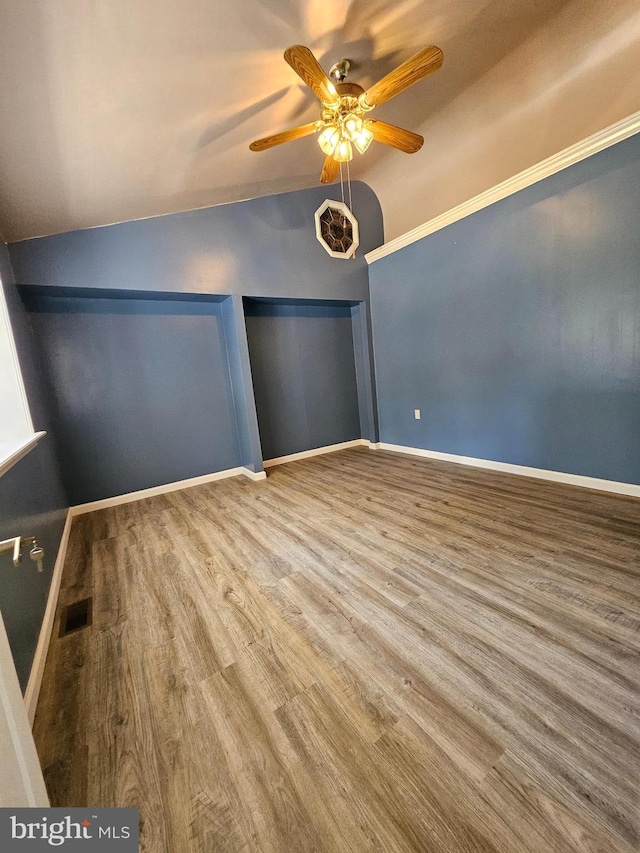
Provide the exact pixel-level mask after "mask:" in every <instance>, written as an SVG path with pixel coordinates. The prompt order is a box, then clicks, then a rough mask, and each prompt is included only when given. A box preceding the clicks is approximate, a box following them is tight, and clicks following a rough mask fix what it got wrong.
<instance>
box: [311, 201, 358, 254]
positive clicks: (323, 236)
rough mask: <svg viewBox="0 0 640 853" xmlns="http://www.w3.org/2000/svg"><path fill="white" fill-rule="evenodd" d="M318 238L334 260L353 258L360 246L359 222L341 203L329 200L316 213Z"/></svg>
mask: <svg viewBox="0 0 640 853" xmlns="http://www.w3.org/2000/svg"><path fill="white" fill-rule="evenodd" d="M315 219H316V237H317V238H318V240H319V241H320V242H321V243H322V245H323V246H324V248H325V250H326V251H327V252H328V253H329V254H330V255H331V257H332V258H351V257H353V255H354V254H355V252H356V249H357V248H358V246H359V245H360V235H359V233H358V220H357V219H356V218H355V216H354V215H353V213H351V211H350V210H349V208H348V207H347V205H346V204H343V202H341V201H333V200H332V199H327V200H326V201H323V202H322V204H321V205H320V207H319V208H318V209H317V210H316V213H315Z"/></svg>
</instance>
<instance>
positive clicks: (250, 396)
mask: <svg viewBox="0 0 640 853" xmlns="http://www.w3.org/2000/svg"><path fill="white" fill-rule="evenodd" d="M328 196H329V197H335V196H336V188H335V187H330V188H327V187H319V188H316V189H311V190H303V191H298V192H294V193H286V194H283V195H278V196H270V197H267V198H260V199H253V200H250V201H245V202H239V203H236V204H229V205H222V206H220V207H214V208H206V209H202V210H194V211H189V212H187V213H179V214H172V215H169V216H162V217H157V218H154V219H147V220H142V221H139V222H127V223H122V224H120V225H112V226H108V227H105V228H94V229H89V230H86V231H78V232H73V233H70V234H61V235H56V236H53V237H43V238H37V239H33V240H26V241H23V242H21V243H14V244H13V245H12V246H11V247H10V252H11V259H12V263H13V267H14V270H15V273H16V280H17V281H18V284H19V285H20V286H21V287H20V290H21V293H22V295H23V298H24V300H25V303H26V304H27V306H28V307H29V310H30V311H31V312H32V317H33V322H34V324H35V326H36V328H37V331H38V339H39V342H40V348H41V354H42V361H43V365H45V366H46V373H47V377H48V380H49V383H48V384H49V389H50V394H51V400H52V407H53V411H54V416H55V424H56V428H57V429H56V432H57V437H58V442H59V450H60V458H61V462H62V465H63V472H64V475H65V482H66V484H67V489H68V491H69V494H70V498H71V501H72V503H74V504H75V503H78V502H85V501H90V500H97V499H100V498H105V497H110V496H112V495H116V494H122V493H125V492H129V491H133V490H136V489H141V488H146V487H149V486H155V485H160V484H162V483H165V482H170V481H175V480H181V479H184V478H187V477H193V476H197V475H201V474H208V473H210V472H213V471H216V470H220V469H222V468H229V467H235V466H236V465H240V464H242V465H245V466H247V467H249V468H250V469H252V470H254V471H260V470H261V469H262V452H261V444H260V435H259V432H258V420H257V414H256V408H255V401H254V391H253V389H254V386H255V387H256V391H257V392H259V393H260V394H261V395H262V397H261V399H264V393H263V389H262V388H261V385H262V384H263V381H269V380H268V377H267V374H268V371H264V370H262V371H261V372H260V365H259V364H257V363H256V360H255V357H254V368H255V370H256V371H257V373H258V374H259V376H260V377H261V378H260V379H259V380H258V382H256V380H255V377H254V378H253V381H252V375H251V374H252V371H251V368H250V362H249V353H248V345H247V335H246V328H245V322H244V315H243V302H242V297H268V298H280V299H282V298H286V299H298V300H300V299H308V300H340V301H344V302H345V303H348V304H350V305H354V306H355V305H356V304H357V305H359V306H361V307H362V310H361V311H360V313H357V316H356V314H354V324H355V325H356V326H357V327H358V329H360V327H363V328H366V324H367V320H368V269H367V265H366V263H365V261H364V258H363V253H364V252H366V251H368V250H370V249H372V248H374V247H375V246H377V245H379V244H380V243H381V242H382V216H381V213H380V206H379V204H378V201H377V199H376V197H375V195H374V194H373V192H372V191H371V190H370V189H369V188H368V187H367V186H365V185H364V184H360V183H356V184H354V185H353V206H354V209H355V212H356V215H357V216H358V217H359V219H360V232H361V239H362V241H363V242H362V247H361V250H359V253H358V257H357V258H356V259H355V260H349V261H343V260H336V259H333V258H331V257H330V256H329V255H328V254H327V253H326V252H325V250H324V249H323V248H322V246H321V245H320V244H319V243H318V241H317V240H316V237H315V226H314V218H313V215H314V212H315V210H316V209H317V208H318V207H319V206H320V204H321V203H322V202H323V201H324V199H325V198H327V197H328ZM181 295H182V296H183V297H184V298H183V301H182V303H180V304H179V307H177V306H178V303H177V302H176V300H179V299H180V298H181ZM106 296H110V297H114V298H113V299H106V298H105V297H106ZM127 296H129V297H131V298H130V299H125V297H127ZM76 297H77V298H76ZM160 297H163V298H162V299H160ZM165 298H166V304H165ZM159 299H160V301H158V300H159ZM213 299H217V300H218V301H219V304H216V302H215V301H212V300H213ZM198 300H200V301H198ZM203 300H204V301H203ZM206 300H208V301H206ZM194 306H195V307H194ZM350 310H353V311H356V308H353V309H350ZM360 338H361V340H362V341H364V344H362V346H366V345H368V344H367V341H366V334H365V333H363V334H362V335H361V336H360ZM360 338H359V340H360ZM361 349H362V347H361ZM351 351H353V343H351ZM366 361H367V354H366V353H363V352H361V351H358V365H359V370H358V373H357V383H356V385H357V398H356V399H355V400H354V401H352V402H353V405H351V404H350V406H349V407H348V412H347V414H346V421H347V428H346V429H342V428H340V429H337V430H334V431H333V432H331V434H332V435H337V436H338V437H337V438H336V439H335V440H336V441H343V440H346V439H347V438H348V437H351V436H352V432H353V427H352V423H353V417H352V410H353V408H354V406H355V410H356V411H357V409H358V404H360V407H361V408H362V410H363V412H364V415H363V420H364V421H365V422H366V426H367V429H368V430H369V434H370V435H371V437H372V438H375V414H374V410H373V399H374V395H373V390H372V376H371V371H370V370H367V369H364V368H362V367H361V365H365V362H366ZM365 367H366V365H365ZM298 368H299V364H298V363H296V362H293V361H290V360H285V361H282V362H281V363H279V365H278V370H279V371H280V374H279V375H280V378H281V380H282V381H283V382H285V383H290V384H291V386H292V387H293V386H294V385H295V384H296V383H297V382H298V378H297V370H298ZM332 369H333V368H331V370H332ZM328 370H329V368H328ZM331 370H329V373H330V372H331ZM327 375H328V374H327ZM265 377H267V378H266V379H265ZM346 387H347V388H348V389H349V393H353V394H355V393H356V388H355V386H353V385H347V386H346ZM343 398H344V394H343ZM292 400H293V398H289V401H290V402H291V401H292ZM298 402H299V404H300V406H301V407H304V405H305V400H304V398H302V397H301V398H299V401H298ZM299 415H300V417H302V416H303V413H302V410H301V411H300V412H299ZM365 416H366V417H365ZM305 417H306V415H305ZM315 424H317V429H315V428H314V425H315ZM325 432H327V431H326V430H325V429H324V426H323V422H322V420H321V419H320V418H318V419H315V418H311V419H309V430H308V432H307V437H306V439H305V442H304V443H305V444H308V443H310V446H318V443H325V442H324V440H323V436H324V435H325ZM357 432H358V435H359V428H358V430H357ZM267 440H268V441H270V440H271V438H270V437H269V438H268V439H267ZM98 448H100V452H99V453H98V452H97V449H98ZM287 452H292V451H287Z"/></svg>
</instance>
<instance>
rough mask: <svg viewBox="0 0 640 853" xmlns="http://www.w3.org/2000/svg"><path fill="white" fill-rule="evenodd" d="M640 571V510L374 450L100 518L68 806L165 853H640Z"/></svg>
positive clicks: (79, 652) (58, 687) (40, 725)
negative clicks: (128, 814)
mask: <svg viewBox="0 0 640 853" xmlns="http://www.w3.org/2000/svg"><path fill="white" fill-rule="evenodd" d="M639 581H640V502H639V501H637V500H634V499H631V498H624V497H617V496H613V495H608V494H604V493H597V492H591V491H586V490H582V489H577V488H572V487H568V486H562V485H556V484H550V483H545V482H541V481H536V480H530V479H525V478H521V477H514V476H509V475H500V474H495V473H492V472H488V471H482V470H479V469H472V468H465V467H462V466H456V465H450V464H446V463H441V462H435V461H428V460H422V459H415V458H411V457H407V456H401V455H397V454H389V453H385V452H372V451H369V450H366V449H364V448H362V449H360V448H359V449H355V450H348V451H342V452H339V453H334V454H331V455H327V456H319V457H315V458H312V459H308V460H305V461H300V462H295V463H291V464H288V465H284V466H281V467H278V468H272V469H271V470H270V471H269V477H268V479H267V481H266V482H262V483H252V482H250V481H249V480H247V479H245V478H243V477H239V478H235V479H233V480H225V481H220V482H217V483H212V484H210V485H205V486H198V487H196V488H191V489H186V490H183V491H180V492H173V493H170V494H167V495H163V496H160V497H155V498H150V499H147V500H145V501H139V502H137V503H131V504H128V505H124V506H120V507H115V508H113V509H108V510H102V511H100V512H95V513H92V514H90V515H84V516H80V517H78V518H77V519H76V520H75V521H74V523H73V527H72V531H71V539H70V545H69V551H68V556H67V561H66V566H65V571H64V577H63V583H62V592H61V597H60V604H61V606H63V605H65V604H68V603H70V602H73V601H76V600H78V599H81V598H84V597H86V596H88V595H92V596H93V597H94V609H93V625H92V626H91V627H89V628H86V629H83V630H81V631H78V632H76V633H74V634H70V635H68V636H66V637H63V638H58V636H57V633H58V632H57V625H56V628H55V629H54V639H53V641H52V644H51V648H50V652H49V657H48V659H47V666H46V672H45V679H44V684H43V688H42V694H41V700H40V704H39V708H38V714H37V718H36V724H35V735H36V741H37V744H38V749H39V753H40V757H41V760H42V763H43V767H44V768H45V776H46V780H47V785H48V788H49V792H50V796H51V800H52V805H63V806H80V805H92V806H137V807H139V808H140V812H141V817H142V848H141V849H143V850H145V851H148V853H165V851H166V853H191V851H203V853H218V851H225V853H226V851H247V853H248V851H260V853H265V851H277V853H304V851H336V852H337V853H349V851H357V852H358V853H359V851H369V850H376V851H384V853H394V852H395V851H425V853H445V851H446V853H472V851H482V853H575V851H588V853H622V852H623V851H625V853H630V851H634V850H635V851H637V850H638V849H639V845H640V794H639V791H640V786H639V782H640V696H639V681H640V664H639V660H640V658H639V655H638V652H639V649H640V630H639V629H640V609H639V606H638V605H639V599H640V595H639V593H640V584H639ZM58 618H59V617H58Z"/></svg>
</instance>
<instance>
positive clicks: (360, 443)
mask: <svg viewBox="0 0 640 853" xmlns="http://www.w3.org/2000/svg"><path fill="white" fill-rule="evenodd" d="M368 446H369V442H368V441H367V440H366V439H365V438H354V439H353V441H341V442H340V444H326V445H325V446H324V447H314V449H313V450H301V451H300V453H289V455H288V456H277V457H276V458H275V459H265V460H264V462H263V465H264V467H265V468H271V467H272V466H273V465H283V464H284V463H285V462H297V461H298V460H299V459H309V457H311V456H322V455H323V454H324V453H335V451H336V450H347V449H348V448H349V447H368Z"/></svg>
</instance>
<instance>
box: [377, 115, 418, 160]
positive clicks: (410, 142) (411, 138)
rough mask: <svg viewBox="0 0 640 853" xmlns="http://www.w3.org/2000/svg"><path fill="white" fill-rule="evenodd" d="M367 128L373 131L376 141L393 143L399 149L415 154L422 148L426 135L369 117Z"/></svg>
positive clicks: (387, 143) (386, 143)
mask: <svg viewBox="0 0 640 853" xmlns="http://www.w3.org/2000/svg"><path fill="white" fill-rule="evenodd" d="M367 128H368V129H369V130H370V131H371V133H373V138H374V139H375V140H376V142H384V144H385V145H391V146H393V147H394V148H397V149H398V151H404V153H405V154H415V153H416V151H419V150H420V149H421V148H422V144H423V142H424V137H422V136H420V134H419V133H413V132H412V131H410V130H404V129H403V128H402V127H396V126H395V125H394V124H387V123H386V121H376V120H375V119H369V121H368V122H367Z"/></svg>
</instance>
